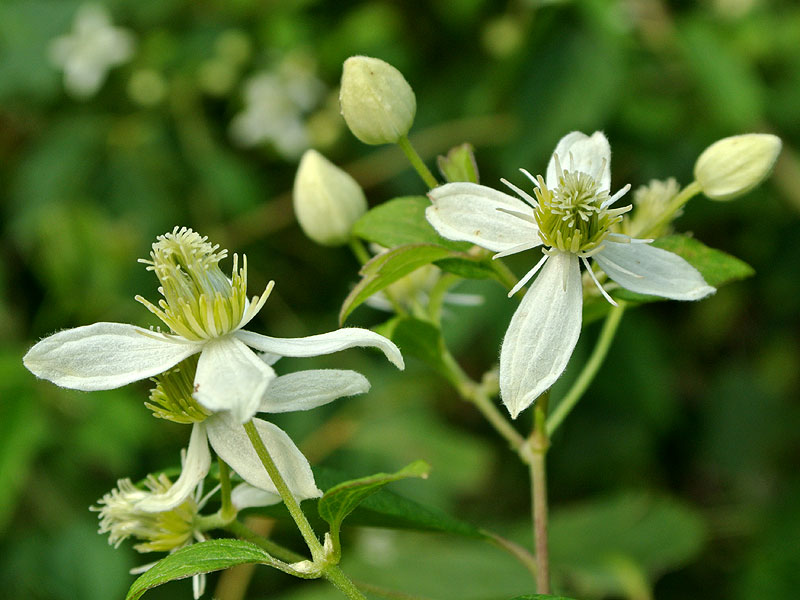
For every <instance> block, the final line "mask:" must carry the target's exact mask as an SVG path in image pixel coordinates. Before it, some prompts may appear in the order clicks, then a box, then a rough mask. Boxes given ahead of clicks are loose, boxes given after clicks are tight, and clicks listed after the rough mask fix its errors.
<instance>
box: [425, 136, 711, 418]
mask: <svg viewBox="0 0 800 600" xmlns="http://www.w3.org/2000/svg"><path fill="white" fill-rule="evenodd" d="M610 161H611V149H610V147H609V144H608V140H607V139H606V137H605V135H603V134H602V133H601V132H595V133H594V134H593V135H592V136H591V137H590V136H587V135H585V134H583V133H580V132H577V131H575V132H572V133H569V134H567V135H566V136H564V137H563V138H562V139H561V141H559V143H558V145H557V146H556V149H555V151H554V152H553V156H552V158H551V159H550V163H549V164H548V166H547V176H546V178H543V177H542V176H541V175H540V176H538V177H533V176H532V175H530V173H528V172H527V171H525V170H523V171H522V172H523V173H524V174H525V175H526V176H527V177H529V178H530V179H531V181H532V182H533V184H534V186H535V188H534V190H533V195H530V194H528V193H526V192H525V191H523V190H521V189H519V188H518V187H516V186H515V185H513V184H511V183H509V182H508V181H505V180H503V183H505V184H506V185H507V186H508V187H510V188H511V189H513V190H514V191H515V192H516V193H517V194H519V196H520V197H521V198H522V200H520V199H518V198H515V197H513V196H509V195H508V194H505V193H503V192H499V191H497V190H494V189H492V188H489V187H485V186H482V185H477V184H474V183H448V184H446V185H443V186H441V187H438V188H435V189H434V190H432V191H431V192H430V194H429V196H430V199H431V201H432V202H433V204H432V205H431V206H430V207H428V209H427V210H426V217H427V219H428V221H429V222H430V223H431V225H433V227H434V228H435V229H436V230H437V231H438V232H439V233H440V234H441V235H442V236H444V237H446V238H448V239H452V240H460V241H468V242H472V243H474V244H477V245H479V246H483V247H484V248H487V249H489V250H492V251H494V252H497V254H496V255H495V258H499V257H502V256H507V255H509V254H514V253H517V252H522V251H524V250H529V249H532V248H536V247H542V252H543V253H544V256H543V257H542V258H541V260H539V261H538V263H537V264H536V265H535V266H534V267H533V268H532V269H531V270H530V271H528V273H527V274H526V275H525V276H523V277H522V279H520V281H519V283H518V284H517V285H516V286H514V288H513V289H512V290H511V292H510V293H509V296H511V295H513V294H514V293H515V292H517V291H518V290H519V289H520V288H521V287H522V286H524V285H525V284H526V283H527V282H528V281H530V280H531V278H532V277H533V276H534V275H535V274H536V273H537V272H538V271H539V270H541V273H540V274H539V276H538V277H537V278H536V280H535V281H534V282H533V284H531V286H530V289H529V290H528V291H527V293H526V294H525V297H524V298H523V299H522V302H521V303H520V305H519V307H518V308H517V311H516V312H515V313H514V316H513V317H512V319H511V323H510V324H509V326H508V331H507V332H506V335H505V338H504V339H503V344H502V348H501V350H500V392H501V396H502V400H503V402H504V404H505V405H506V407H507V408H508V410H509V412H510V413H511V416H512V417H514V418H516V417H517V415H519V413H520V412H521V411H522V410H524V409H525V408H527V407H528V406H530V405H531V404H532V403H533V402H534V401H535V400H536V398H537V397H538V396H539V395H540V394H542V393H543V392H545V391H546V390H547V389H548V388H550V386H551V385H552V384H553V383H554V382H555V381H556V380H557V379H558V377H559V376H560V375H561V373H562V372H563V371H564V369H565V368H566V366H567V362H568V361H569V358H570V356H571V355H572V351H573V349H574V348H575V344H576V343H577V341H578V336H579V335H580V330H581V309H582V302H583V286H582V283H581V274H580V263H581V262H582V263H583V264H584V266H585V267H586V271H587V273H588V274H589V276H590V277H591V278H592V279H593V280H594V282H595V284H596V285H597V287H598V288H599V290H600V291H601V292H602V293H603V295H604V296H605V297H606V298H607V299H608V300H609V302H611V303H612V304H613V303H614V301H613V300H612V299H611V297H610V296H609V295H608V293H607V292H606V291H605V290H604V289H603V287H602V285H601V284H600V282H599V281H598V279H597V276H596V274H595V273H594V272H593V271H592V266H591V265H590V264H589V262H588V259H589V258H592V259H593V260H594V262H595V264H596V265H597V266H598V267H600V269H602V270H603V271H605V273H606V275H608V277H610V278H611V279H613V280H614V281H615V282H616V283H617V284H619V285H621V286H622V287H624V288H627V289H629V290H632V291H634V292H638V293H641V294H650V295H656V296H662V297H664V298H672V299H675V300H698V299H700V298H703V297H705V296H707V295H709V294H711V293H713V292H714V291H715V290H714V288H713V287H711V286H709V285H708V284H707V283H706V282H705V280H704V279H703V277H702V275H701V274H700V273H699V272H698V271H697V270H696V269H695V268H694V267H692V266H691V265H690V264H689V263H687V262H686V261H685V260H684V259H682V258H681V257H679V256H677V255H676V254H673V253H671V252H667V251H666V250H661V249H659V248H655V247H653V246H651V245H650V244H649V242H651V241H652V240H642V239H636V238H631V237H629V236H626V235H623V234H620V233H614V232H613V230H612V226H613V225H615V224H617V223H619V222H620V220H621V219H622V215H623V214H624V213H625V212H627V211H628V210H630V206H627V207H623V208H613V207H612V206H613V204H614V203H615V202H616V201H617V200H619V199H620V198H621V197H622V196H623V195H624V194H625V193H626V192H627V191H628V189H629V188H630V186H625V187H624V188H622V189H621V190H619V191H618V192H617V193H616V194H614V195H610V186H611V167H610ZM523 200H524V201H523Z"/></svg>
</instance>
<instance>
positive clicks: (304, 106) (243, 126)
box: [230, 57, 325, 159]
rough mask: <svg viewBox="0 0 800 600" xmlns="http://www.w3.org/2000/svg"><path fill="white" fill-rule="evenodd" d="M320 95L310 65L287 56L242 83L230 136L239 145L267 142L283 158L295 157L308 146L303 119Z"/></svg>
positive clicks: (321, 89)
mask: <svg viewBox="0 0 800 600" xmlns="http://www.w3.org/2000/svg"><path fill="white" fill-rule="evenodd" d="M324 93H325V85H324V84H323V83H322V82H321V81H320V80H319V79H318V78H317V77H316V75H315V74H314V68H313V65H311V64H310V63H309V62H308V61H304V60H302V59H301V58H294V57H289V58H287V59H285V60H284V61H283V62H282V63H281V64H280V66H279V67H278V69H276V70H274V71H263V72H261V73H257V74H256V75H253V76H252V77H251V78H250V79H248V80H247V81H246V82H245V84H244V108H243V109H242V111H241V112H239V113H238V114H237V115H236V116H234V118H233V120H232V121H231V124H230V135H231V137H232V138H233V140H234V141H235V142H236V143H237V144H239V145H241V146H245V147H251V146H256V145H258V144H262V143H271V144H272V145H273V146H274V147H275V150H276V151H277V152H278V153H279V154H281V155H282V156H283V157H285V158H288V159H294V158H297V157H299V156H300V155H301V154H302V153H303V152H304V151H305V150H307V149H308V148H309V146H310V145H311V140H310V135H309V131H308V128H307V127H306V123H305V116H306V115H307V114H308V113H309V112H310V111H311V110H312V109H314V107H316V106H317V104H318V103H319V102H320V100H321V99H322V97H323V95H324Z"/></svg>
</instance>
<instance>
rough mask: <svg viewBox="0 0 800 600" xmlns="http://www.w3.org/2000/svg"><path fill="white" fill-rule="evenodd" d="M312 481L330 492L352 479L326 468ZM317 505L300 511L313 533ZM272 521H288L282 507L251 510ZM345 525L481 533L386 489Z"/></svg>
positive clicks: (305, 504)
mask: <svg viewBox="0 0 800 600" xmlns="http://www.w3.org/2000/svg"><path fill="white" fill-rule="evenodd" d="M313 471H314V479H315V480H316V482H317V485H318V486H319V487H321V488H322V489H331V488H332V487H334V486H335V485H338V484H340V483H342V482H345V481H348V480H350V479H353V477H352V476H349V475H348V474H345V473H343V472H342V471H339V470H338V469H332V468H329V467H320V466H315V467H313ZM318 502H319V501H318V500H315V499H311V500H304V501H303V509H304V511H305V513H306V515H307V516H308V517H309V520H311V521H312V525H313V526H314V528H315V529H318V530H321V529H323V528H324V527H325V525H324V521H323V520H322V519H320V518H317V517H314V514H315V512H316V513H317V514H318V512H319V511H314V510H313V509H314V505H316V504H317V503H318ZM253 510H254V511H255V512H258V513H259V514H263V515H266V516H269V517H273V518H275V519H281V520H285V521H291V516H290V515H289V512H288V511H287V510H286V507H285V506H284V505H283V504H276V505H273V506H267V507H261V508H257V509H253ZM347 522H348V524H351V525H360V526H364V527H382V528H384V529H406V530H415V531H428V532H430V531H436V532H442V533H452V534H455V535H461V536H466V537H472V538H484V537H485V536H484V534H483V533H481V531H480V530H479V529H478V528H477V527H474V526H472V525H470V524H469V523H467V522H465V521H462V520H460V519H456V518H455V517H452V516H450V515H448V514H447V513H444V512H442V511H440V510H439V509H436V508H431V507H429V506H425V505H423V504H420V503H419V502H416V501H414V500H411V499H409V498H405V497H403V496H401V495H399V494H396V493H394V492H392V491H390V490H387V489H379V490H378V491H377V492H376V493H375V494H373V495H372V496H369V497H367V498H366V499H364V501H363V502H362V503H361V504H360V505H358V507H357V508H356V509H355V510H354V511H353V512H352V513H351V514H350V515H349V516H348V519H347Z"/></svg>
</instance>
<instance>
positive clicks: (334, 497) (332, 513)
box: [317, 460, 431, 548]
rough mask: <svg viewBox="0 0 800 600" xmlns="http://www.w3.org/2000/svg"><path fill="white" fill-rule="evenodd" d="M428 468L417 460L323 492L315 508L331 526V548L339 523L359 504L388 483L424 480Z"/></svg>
mask: <svg viewBox="0 0 800 600" xmlns="http://www.w3.org/2000/svg"><path fill="white" fill-rule="evenodd" d="M430 470H431V467H430V465H429V464H428V463H426V462H425V461H423V460H418V461H416V462H413V463H411V464H410V465H407V466H406V467H404V468H402V469H400V470H399V471H397V472H396V473H378V474H376V475H369V476H367V477H362V478H360V479H352V480H350V481H344V482H342V483H339V484H337V485H335V486H334V487H332V488H331V489H329V490H328V491H327V492H325V495H324V496H322V498H320V499H319V502H318V504H317V511H318V512H319V515H320V516H321V517H322V518H323V519H325V520H326V521H327V522H328V524H329V525H330V526H331V537H332V538H333V542H334V547H336V548H338V547H339V530H340V528H341V526H342V521H344V519H345V518H346V517H347V516H348V515H349V514H350V513H352V512H353V511H354V510H355V509H356V507H357V506H358V505H359V504H361V503H362V502H363V501H364V500H366V499H367V498H368V497H369V496H371V495H373V494H374V493H375V492H377V491H378V490H380V489H381V488H382V487H383V486H385V485H386V484H387V483H391V482H393V481H397V480H399V479H406V478H409V477H421V478H423V479H427V477H428V473H430Z"/></svg>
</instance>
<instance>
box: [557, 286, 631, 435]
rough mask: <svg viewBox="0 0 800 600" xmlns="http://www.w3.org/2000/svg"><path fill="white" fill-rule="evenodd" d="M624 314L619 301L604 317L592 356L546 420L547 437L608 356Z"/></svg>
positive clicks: (623, 305)
mask: <svg viewBox="0 0 800 600" xmlns="http://www.w3.org/2000/svg"><path fill="white" fill-rule="evenodd" d="M624 312H625V302H623V301H622V300H620V301H619V304H618V305H617V306H614V307H612V308H611V310H610V311H609V313H608V316H606V320H605V322H604V323H603V329H602V330H601V331H600V337H598V338H597V343H596V344H595V347H594V350H592V354H591V356H590V357H589V360H588V361H587V362H586V364H585V365H584V367H583V370H582V371H581V373H580V375H578V378H577V379H576V380H575V383H573V384H572V387H571V388H570V390H569V391H568V392H567V394H566V395H565V396H564V398H563V399H562V400H561V402H559V404H558V406H557V407H556V409H555V410H554V411H553V414H551V415H550V418H549V419H547V435H548V436H552V435H553V433H554V432H555V430H556V429H558V428H559V426H560V425H561V423H562V422H563V421H564V419H565V418H566V417H567V415H568V414H569V413H570V412H571V411H572V409H573V408H575V405H576V404H577V403H578V400H580V399H581V396H583V394H584V392H585V391H586V388H588V387H589V384H590V383H591V382H592V380H593V379H594V377H595V375H596V374H597V371H598V369H599V368H600V365H602V364H603V361H604V360H605V358H606V354H608V349H609V347H610V346H611V342H612V340H613V339H614V335H615V334H616V332H617V327H618V326H619V322H620V320H621V319H622V314H623V313H624Z"/></svg>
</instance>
